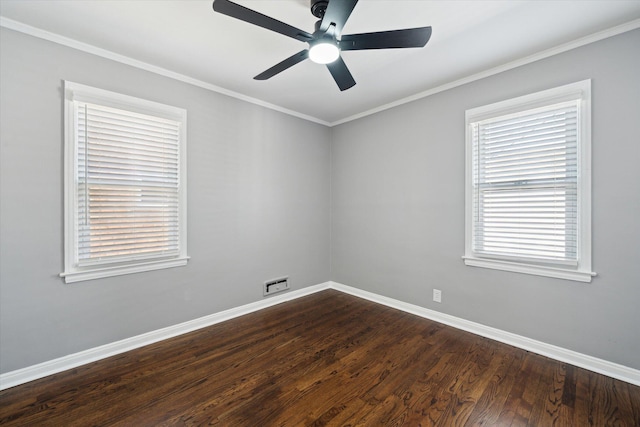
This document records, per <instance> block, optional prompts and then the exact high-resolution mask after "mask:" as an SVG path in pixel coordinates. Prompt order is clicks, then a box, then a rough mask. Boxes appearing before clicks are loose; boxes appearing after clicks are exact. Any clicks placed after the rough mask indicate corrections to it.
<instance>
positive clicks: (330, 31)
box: [213, 0, 431, 91]
mask: <svg viewBox="0 0 640 427" xmlns="http://www.w3.org/2000/svg"><path fill="white" fill-rule="evenodd" d="M310 1H311V13H312V14H313V16H315V17H317V18H319V21H317V22H316V24H315V31H314V32H313V34H311V33H308V32H306V31H303V30H300V29H298V28H295V27H292V26H291V25H289V24H285V23H284V22H281V21H278V20H277V19H274V18H271V17H269V16H266V15H263V14H261V13H259V12H256V11H254V10H251V9H248V8H246V7H244V6H241V5H239V4H236V3H233V2H231V1H229V0H214V2H213V10H214V11H216V12H219V13H222V14H224V15H228V16H231V17H233V18H237V19H240V20H242V21H245V22H248V23H250V24H254V25H257V26H259V27H263V28H266V29H268V30H271V31H275V32H276V33H280V34H283V35H285V36H289V37H292V38H294V39H296V40H300V41H301V42H305V43H309V48H308V49H304V50H302V51H300V52H298V53H296V54H294V55H292V56H290V57H289V58H287V59H285V60H284V61H282V62H279V63H278V64H276V65H274V66H273V67H271V68H269V69H268V70H266V71H264V72H262V73H260V74H258V75H257V76H255V77H254V79H255V80H267V79H269V78H271V77H273V76H275V75H276V74H278V73H281V72H282V71H284V70H286V69H288V68H290V67H292V66H294V65H296V64H297V63H298V62H301V61H304V60H305V59H307V58H309V59H311V60H312V61H314V62H317V63H319V64H326V65H327V68H328V69H329V72H330V73H331V76H333V79H334V80H335V81H336V83H337V84H338V87H339V88H340V90H341V91H342V90H347V89H349V88H350V87H353V86H354V85H355V84H356V81H355V80H354V79H353V76H352V75H351V73H350V72H349V69H348V68H347V65H346V64H345V63H344V61H343V60H342V58H341V56H340V52H341V51H346V50H365V49H395V48H407V47H424V46H425V45H426V44H427V42H428V41H429V38H430V37H431V27H420V28H407V29H404V30H392V31H379V32H375V33H361V34H347V35H343V34H342V28H343V27H344V25H345V23H346V22H347V19H349V16H350V15H351V12H352V11H353V8H354V7H355V6H356V3H358V0H310Z"/></svg>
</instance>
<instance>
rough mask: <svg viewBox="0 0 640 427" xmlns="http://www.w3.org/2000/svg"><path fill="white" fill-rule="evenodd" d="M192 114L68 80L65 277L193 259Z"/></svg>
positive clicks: (78, 277) (93, 275)
mask: <svg viewBox="0 0 640 427" xmlns="http://www.w3.org/2000/svg"><path fill="white" fill-rule="evenodd" d="M186 121H187V112H186V110H184V109H181V108H177V107H173V106H170V105H165V104H160V103H157V102H152V101H147V100H144V99H140V98H134V97H131V96H127V95H122V94H118V93H114V92H109V91H106V90H102V89H97V88H93V87H90V86H85V85H81V84H78V83H73V82H65V188H64V190H65V191H64V194H65V271H64V272H63V273H61V274H60V276H62V277H64V279H65V281H66V282H67V283H71V282H77V281H81V280H90V279H98V278H102V277H110V276H115V275H121V274H130V273H138V272H143V271H149V270H157V269H161V268H169V267H178V266H184V265H186V264H187V260H188V256H187V248H186V246H187V233H186V231H187V222H186V220H187V214H186V209H187V206H186Z"/></svg>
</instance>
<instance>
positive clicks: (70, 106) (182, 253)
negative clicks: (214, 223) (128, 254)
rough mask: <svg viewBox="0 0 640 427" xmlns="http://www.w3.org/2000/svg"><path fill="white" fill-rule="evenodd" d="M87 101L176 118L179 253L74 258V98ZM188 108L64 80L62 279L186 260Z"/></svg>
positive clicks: (167, 265)
mask: <svg viewBox="0 0 640 427" xmlns="http://www.w3.org/2000/svg"><path fill="white" fill-rule="evenodd" d="M75 101H80V102H87V103H93V104H98V105H102V106H107V107H112V108H117V109H121V110H126V111H130V112H135V113H140V114H146V115H152V116H156V117H161V118H165V119H171V120H175V121H179V122H180V123H181V126H180V137H179V151H178V156H179V158H178V162H179V168H180V171H179V181H178V182H179V183H178V206H179V209H178V223H179V238H178V246H179V252H178V255H173V256H169V257H165V258H160V259H158V258H147V259H139V260H129V261H125V262H113V263H111V264H98V265H84V266H78V265H77V260H76V253H77V240H78V230H77V227H76V217H77V214H78V202H77V197H76V196H75V195H76V186H77V180H76V170H77V169H76V168H77V164H76V150H77V146H78V141H77V138H76V132H75V130H76V123H75V114H74V112H75V107H74V102H75ZM186 144H187V111H186V110H185V109H182V108H178V107H173V106H169V105H165V104H161V103H157V102H153V101H148V100H144V99H140V98H136V97H133V96H128V95H123V94H119V93H115V92H111V91H107V90H103V89H98V88H94V87H91V86H86V85H83V84H79V83H74V82H70V81H64V271H63V272H62V273H60V277H62V278H64V281H65V283H74V282H78V281H84V280H92V279H99V278H104V277H111V276H118V275H123V274H131V273H139V272H144V271H152V270H158V269H164V268H171V267H179V266H184V265H186V264H187V261H188V260H189V256H188V255H187V191H186V189H187V169H186V168H187V155H186V154H187V146H186Z"/></svg>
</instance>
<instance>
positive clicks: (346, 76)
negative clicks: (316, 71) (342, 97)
mask: <svg viewBox="0 0 640 427" xmlns="http://www.w3.org/2000/svg"><path fill="white" fill-rule="evenodd" d="M327 68H328V69H329V72H330V73H331V76H333V80H335V81H336V83H337V84H338V87H339V88H340V90H341V91H342V90H347V89H349V88H350V87H353V86H355V84H356V81H355V80H354V79H353V76H352V75H351V73H350V72H349V69H348V68H347V64H345V63H344V61H343V60H342V58H341V57H338V59H336V60H335V61H333V62H331V63H329V64H327Z"/></svg>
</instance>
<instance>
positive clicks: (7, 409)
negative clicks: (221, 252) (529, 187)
mask: <svg viewBox="0 0 640 427" xmlns="http://www.w3.org/2000/svg"><path fill="white" fill-rule="evenodd" d="M0 424H2V425H6V426H12V425H29V426H39V425H53V426H73V425H80V426H91V425H110V426H111V425H118V426H158V425H160V426H163V425H167V426H169V425H171V426H173V425H217V426H324V425H335V426H359V425H362V426H377V425H382V426H431V425H439V426H463V425H474V426H476V425H484V426H494V425H499V426H547V425H559V426H580V427H581V426H590V425H592V426H608V425H611V426H630V427H631V426H640V387H637V386H633V385H630V384H627V383H625V382H622V381H618V380H614V379H612V378H609V377H606V376H603V375H599V374H595V373H592V372H589V371H586V370H584V369H580V368H576V367H574V366H571V365H567V364H564V363H561V362H557V361H554V360H551V359H548V358H546V357H543V356H539V355H536V354H534V353H529V352H527V351H524V350H520V349H517V348H514V347H511V346H508V345H505V344H501V343H498V342H495V341H492V340H489V339H486V338H482V337H479V336H476V335H472V334H470V333H466V332H462V331H459V330H456V329H454V328H451V327H448V326H444V325H442V324H439V323H435V322H432V321H429V320H425V319H423V318H420V317H416V316H413V315H410V314H407V313H403V312H400V311H397V310H394V309H391V308H388V307H385V306H381V305H377V304H374V303H371V302H368V301H365V300H361V299H358V298H355V297H352V296H349V295H346V294H343V293H340V292H337V291H324V292H320V293H317V294H314V295H311V296H308V297H304V298H300V299H298V300H295V301H292V302H288V303H284V304H280V305H277V306H274V307H271V308H268V309H265V310H262V311H260V312H257V313H253V314H249V315H246V316H243V317H240V318H237V319H234V320H231V321H228V322H224V323H220V324H217V325H214V326H211V327H208V328H204V329H201V330H198V331H196V332H192V333H189V334H186V335H182V336H180V337H177V338H173V339H170V340H167V341H163V342H161V343H157V344H153V345H149V346H147V347H144V348H141V349H138V350H134V351H130V352H128V353H125V354H121V355H118V356H114V357H111V358H108V359H104V360H101V361H99V362H95V363H91V364H88V365H85V366H82V367H79V368H76V369H73V370H70V371H67V372H63V373H60V374H56V375H52V376H50V377H47V378H43V379H40V380H37V381H33V382H31V383H28V384H24V385H21V386H18V387H14V388H11V389H8V390H4V391H2V392H0Z"/></svg>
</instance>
